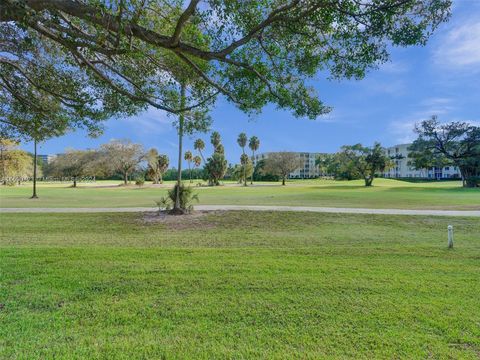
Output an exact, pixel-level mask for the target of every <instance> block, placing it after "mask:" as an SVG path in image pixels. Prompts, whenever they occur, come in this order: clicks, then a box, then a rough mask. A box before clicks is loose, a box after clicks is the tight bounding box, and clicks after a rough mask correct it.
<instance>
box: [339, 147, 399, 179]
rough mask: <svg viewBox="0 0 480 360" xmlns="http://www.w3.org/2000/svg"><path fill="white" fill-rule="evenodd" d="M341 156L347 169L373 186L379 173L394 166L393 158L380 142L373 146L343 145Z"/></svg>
mask: <svg viewBox="0 0 480 360" xmlns="http://www.w3.org/2000/svg"><path fill="white" fill-rule="evenodd" d="M340 157H341V159H342V162H343V164H344V165H343V166H344V167H345V168H346V169H349V170H350V171H353V173H354V174H358V176H360V177H361V178H363V179H364V180H365V186H371V185H372V183H373V179H374V178H375V175H376V174H377V173H379V172H383V171H385V170H386V169H388V168H389V167H390V166H392V161H391V159H390V158H389V157H388V156H387V155H386V153H385V149H384V148H383V147H382V146H381V145H380V144H379V143H375V144H374V145H373V146H372V147H367V146H362V144H355V145H345V146H342V151H341V152H340Z"/></svg>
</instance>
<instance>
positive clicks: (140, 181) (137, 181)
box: [135, 176, 145, 186]
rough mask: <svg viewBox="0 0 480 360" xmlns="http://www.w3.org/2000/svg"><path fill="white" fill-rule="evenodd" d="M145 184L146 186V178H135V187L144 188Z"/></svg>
mask: <svg viewBox="0 0 480 360" xmlns="http://www.w3.org/2000/svg"><path fill="white" fill-rule="evenodd" d="M144 184H145V178H143V177H140V176H139V177H137V178H135V185H137V186H143V185H144Z"/></svg>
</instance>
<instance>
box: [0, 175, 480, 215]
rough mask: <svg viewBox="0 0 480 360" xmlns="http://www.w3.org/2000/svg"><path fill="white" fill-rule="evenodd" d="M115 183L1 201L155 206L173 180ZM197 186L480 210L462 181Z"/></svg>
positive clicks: (242, 193)
mask: <svg viewBox="0 0 480 360" xmlns="http://www.w3.org/2000/svg"><path fill="white" fill-rule="evenodd" d="M117 185H118V182H112V181H109V182H102V181H100V182H97V183H95V184H86V185H82V186H80V187H79V188H77V189H74V188H71V187H70V184H45V185H43V184H41V185H39V191H38V193H39V196H40V199H36V200H31V199H29V197H30V196H31V185H30V184H26V185H22V186H18V187H0V207H9V208H12V207H20V208H25V207H149V206H152V207H153V206H155V200H158V199H159V198H160V197H162V196H163V195H165V193H166V189H167V188H170V187H172V186H173V183H172V182H170V183H167V184H164V185H163V186H161V187H152V186H151V185H146V186H144V187H141V188H139V187H136V186H134V185H132V186H128V187H123V186H117ZM194 186H195V183H194ZM196 191H197V192H198V194H199V198H200V204H215V205H221V204H227V205H232V204H233V205H290V206H323V207H352V208H355V207H357V208H380V209H382V208H383V209H439V210H480V189H478V188H477V189H475V188H471V189H466V188H462V187H461V183H460V182H459V181H442V182H423V183H421V182H419V183H411V182H406V181H399V180H392V179H376V180H375V181H374V186H373V187H369V188H367V187H365V186H363V181H360V180H355V181H333V180H292V181H290V182H289V183H288V184H287V186H281V185H280V184H279V183H256V184H254V186H249V187H243V186H241V185H238V184H234V183H227V184H225V185H224V186H217V187H208V186H202V187H196Z"/></svg>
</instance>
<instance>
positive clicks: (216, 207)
mask: <svg viewBox="0 0 480 360" xmlns="http://www.w3.org/2000/svg"><path fill="white" fill-rule="evenodd" d="M195 209H196V210H204V211H205V210H210V211H212V210H249V211H308V212H319V213H341V214H384V215H424V216H475V217H480V211H479V210H465V211H460V210H409V209H363V208H336V207H316V206H276V205H271V206H263V205H197V206H195ZM156 210H157V209H156V208H153V207H123V208H0V213H101V212H142V211H156Z"/></svg>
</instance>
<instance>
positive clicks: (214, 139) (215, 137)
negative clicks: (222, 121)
mask: <svg viewBox="0 0 480 360" xmlns="http://www.w3.org/2000/svg"><path fill="white" fill-rule="evenodd" d="M221 141H222V140H221V137H220V134H219V133H218V132H217V131H214V132H213V133H212V135H211V136H210V142H211V143H212V145H213V147H214V149H215V151H217V150H218V147H219V146H220V145H221V144H222V143H221Z"/></svg>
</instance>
